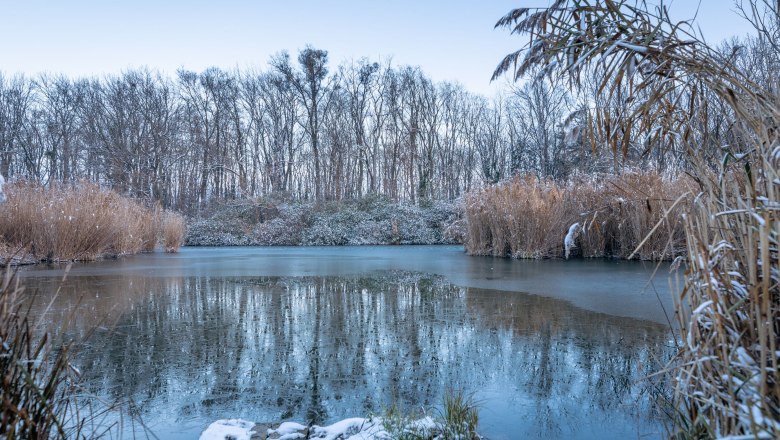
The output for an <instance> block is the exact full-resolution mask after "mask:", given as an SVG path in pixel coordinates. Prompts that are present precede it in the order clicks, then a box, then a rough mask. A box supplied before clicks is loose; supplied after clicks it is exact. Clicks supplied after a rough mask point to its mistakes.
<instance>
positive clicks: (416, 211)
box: [187, 196, 459, 246]
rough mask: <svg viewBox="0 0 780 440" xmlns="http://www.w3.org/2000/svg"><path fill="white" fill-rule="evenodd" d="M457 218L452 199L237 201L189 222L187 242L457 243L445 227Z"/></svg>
mask: <svg viewBox="0 0 780 440" xmlns="http://www.w3.org/2000/svg"><path fill="white" fill-rule="evenodd" d="M458 219H459V210H458V205H457V204H456V203H449V202H434V203H431V204H430V205H429V206H425V207H420V206H416V205H410V204H404V203H393V202H390V201H389V200H388V199H386V198H383V197H378V196H375V197H367V198H364V199H359V200H353V201H340V202H328V203H321V204H317V203H311V202H308V203H295V202H284V203H279V204H275V205H272V204H269V203H268V202H261V201H240V202H234V203H229V204H224V205H222V206H219V207H217V208H215V209H214V210H213V212H211V213H208V214H207V215H206V216H204V217H203V218H198V219H193V220H191V221H190V224H189V227H188V231H189V234H188V236H187V244H188V245H191V246H246V245H253V246H258V245H259V246H269V245H279V246H297V245H303V246H334V245H373V244H443V243H457V242H459V240H458V238H459V235H458V234H445V230H446V229H447V228H448V227H449V226H450V225H451V224H452V223H453V222H456V221H457V220H458Z"/></svg>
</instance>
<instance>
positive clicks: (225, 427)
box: [200, 419, 255, 440]
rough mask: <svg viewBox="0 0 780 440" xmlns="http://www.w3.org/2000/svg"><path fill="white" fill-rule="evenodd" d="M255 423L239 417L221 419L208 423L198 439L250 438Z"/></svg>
mask: <svg viewBox="0 0 780 440" xmlns="http://www.w3.org/2000/svg"><path fill="white" fill-rule="evenodd" d="M254 426H255V424H254V423H253V422H248V421H246V420H241V419H223V420H217V421H216V422H214V423H212V424H211V425H209V427H208V428H206V430H205V431H203V433H202V434H201V435H200V440H226V439H231V440H250V439H251V438H252V434H254V431H252V428H254Z"/></svg>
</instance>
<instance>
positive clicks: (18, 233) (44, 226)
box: [0, 183, 184, 262]
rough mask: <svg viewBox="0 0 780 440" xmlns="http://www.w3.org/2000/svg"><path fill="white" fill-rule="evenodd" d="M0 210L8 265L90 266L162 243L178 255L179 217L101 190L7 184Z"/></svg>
mask: <svg viewBox="0 0 780 440" xmlns="http://www.w3.org/2000/svg"><path fill="white" fill-rule="evenodd" d="M5 193H6V197H7V200H6V202H5V203H4V204H3V205H2V209H0V241H2V248H3V249H5V255H4V256H5V257H6V258H4V261H6V262H7V261H10V260H11V259H12V258H14V257H15V259H16V260H18V261H89V260H97V259H101V258H107V257H116V256H119V255H127V254H135V253H139V252H148V251H152V250H154V248H155V246H156V245H157V243H158V242H159V241H160V240H161V239H163V236H164V240H165V242H166V250H168V251H171V252H173V251H176V250H177V249H178V247H179V246H180V245H181V243H182V241H183V237H184V231H183V229H180V230H179V233H180V234H181V235H180V237H176V236H175V234H176V229H172V228H167V229H163V226H164V224H163V223H164V222H163V220H165V224H168V225H170V224H175V223H176V222H177V221H178V222H180V223H181V224H183V219H182V218H181V216H179V215H178V214H174V213H171V212H163V211H162V210H160V209H159V208H156V207H155V208H147V207H145V206H144V205H143V204H141V203H140V202H138V201H135V200H132V199H129V198H127V197H123V196H121V195H119V194H117V193H116V192H114V191H109V190H104V189H101V188H100V187H98V186H97V185H94V184H90V183H80V184H77V185H75V186H66V185H60V186H48V187H43V186H40V185H34V184H25V183H17V184H13V185H8V186H7V189H6V191H5Z"/></svg>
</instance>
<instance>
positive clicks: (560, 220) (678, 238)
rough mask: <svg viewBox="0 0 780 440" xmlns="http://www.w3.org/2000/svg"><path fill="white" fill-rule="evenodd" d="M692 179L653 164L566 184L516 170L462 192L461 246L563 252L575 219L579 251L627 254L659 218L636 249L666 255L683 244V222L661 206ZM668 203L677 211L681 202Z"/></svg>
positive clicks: (496, 252)
mask: <svg viewBox="0 0 780 440" xmlns="http://www.w3.org/2000/svg"><path fill="white" fill-rule="evenodd" d="M692 184H693V183H692V182H691V181H689V180H688V179H686V178H684V177H679V178H676V179H665V178H663V177H662V176H661V175H659V174H658V173H653V172H627V173H624V174H622V175H619V176H606V177H605V178H604V179H599V180H598V181H597V180H595V179H574V180H572V181H570V182H568V183H566V184H559V183H556V182H553V181H546V180H540V179H537V178H534V177H516V178H514V179H512V180H510V181H507V182H502V183H499V184H496V185H491V186H488V187H486V188H483V189H481V190H478V191H475V192H472V193H470V194H468V195H467V196H466V203H465V216H466V225H467V226H466V230H467V234H466V238H465V246H466V250H467V251H468V252H469V253H470V254H472V255H493V256H501V257H504V256H510V257H513V258H559V257H564V256H566V249H565V246H564V237H565V236H566V235H567V233H568V231H569V229H570V228H572V225H575V224H576V225H577V226H576V227H574V229H573V233H576V234H575V235H576V237H573V239H574V241H573V243H574V246H576V250H575V251H576V253H578V254H580V255H582V256H585V257H605V256H611V257H619V258H627V257H629V256H631V254H632V252H633V251H634V250H635V249H636V248H637V246H638V245H639V244H640V243H641V242H642V240H643V239H644V238H645V236H647V234H648V233H649V232H650V231H651V230H652V229H653V228H654V227H655V226H656V225H658V224H659V222H661V223H662V227H661V228H659V229H660V231H659V232H658V233H657V234H654V235H653V237H652V240H650V241H648V242H645V243H644V245H643V246H642V248H641V249H640V251H639V252H638V253H637V255H636V257H637V258H640V259H643V260H663V259H671V258H674V257H675V256H677V255H680V254H681V253H682V252H683V251H684V247H685V244H684V229H683V226H682V223H681V222H680V221H674V220H673V218H675V216H668V217H665V214H666V213H667V211H669V209H670V208H672V205H673V204H674V202H675V200H676V199H677V198H679V197H680V195H681V194H683V193H684V192H685V190H686V189H687V188H690V187H692ZM678 206H679V204H678ZM673 211H674V213H675V214H679V212H680V208H677V207H675V209H674V210H673ZM676 217H677V218H679V215H677V216H676ZM570 251H571V249H570Z"/></svg>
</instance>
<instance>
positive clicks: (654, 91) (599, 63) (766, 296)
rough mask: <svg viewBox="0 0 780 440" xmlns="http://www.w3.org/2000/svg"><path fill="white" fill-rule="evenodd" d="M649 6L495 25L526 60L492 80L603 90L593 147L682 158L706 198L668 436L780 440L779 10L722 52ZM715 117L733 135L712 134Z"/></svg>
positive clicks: (689, 274) (508, 60)
mask: <svg viewBox="0 0 780 440" xmlns="http://www.w3.org/2000/svg"><path fill="white" fill-rule="evenodd" d="M648 3H649V2H643V1H639V2H633V1H628V0H619V1H612V0H595V1H593V2H591V1H587V2H586V1H578V0H569V1H567V0H557V1H555V2H554V3H553V5H552V6H551V7H548V8H539V9H528V8H525V9H515V10H512V11H510V12H509V13H508V14H507V15H505V16H504V17H503V18H501V19H500V20H499V22H498V24H497V26H498V27H504V28H507V29H508V30H510V32H512V33H518V34H520V35H523V36H527V37H528V42H527V46H526V47H527V48H528V50H527V51H523V50H521V51H517V52H513V53H511V54H509V55H507V56H506V57H505V58H504V60H503V61H502V62H501V63H500V64H499V66H498V68H497V69H496V71H495V73H494V78H496V77H499V76H501V75H503V74H505V73H509V74H510V75H511V76H512V77H513V78H514V79H519V78H525V77H528V76H533V75H536V76H537V78H538V79H539V80H541V81H544V80H545V79H546V78H549V79H551V80H552V79H556V78H557V79H561V78H562V79H564V80H568V81H569V84H570V86H571V88H573V89H578V90H582V89H585V88H587V87H588V84H587V82H588V81H593V82H594V83H593V84H591V85H592V86H594V87H595V89H596V90H598V93H597V97H598V99H599V100H600V102H602V103H609V104H605V105H598V104H597V105H596V106H593V107H586V108H585V111H584V113H585V114H586V116H587V118H586V122H585V123H582V124H580V125H579V126H578V127H576V128H577V131H579V132H580V133H584V137H586V138H588V139H590V140H591V144H592V146H593V148H594V149H596V148H598V146H599V145H603V147H602V148H608V149H611V150H612V153H613V154H614V155H615V157H616V158H617V157H619V156H621V155H622V157H623V158H626V156H627V147H628V146H629V145H631V144H635V143H640V142H641V144H643V146H644V148H645V151H647V152H648V153H651V154H652V153H653V152H654V153H655V154H663V153H666V152H673V151H677V152H681V153H682V156H681V157H682V158H683V159H684V160H685V164H686V165H685V167H686V168H687V170H688V172H689V173H690V175H691V176H692V178H693V179H695V181H696V182H697V184H698V185H699V187H700V189H698V190H697V191H696V192H695V193H694V194H693V198H692V199H691V201H690V203H689V204H688V206H687V208H686V209H685V210H684V211H683V216H682V218H683V227H684V231H685V242H686V246H687V253H686V254H687V258H686V271H685V284H684V288H683V291H682V293H681V294H680V296H679V297H676V298H675V301H676V302H675V309H676V312H677V313H676V315H677V318H678V319H679V323H680V329H681V330H680V332H679V334H677V337H676V338H675V339H676V340H675V344H676V347H677V354H676V356H675V357H674V359H673V360H672V361H671V362H670V363H669V365H668V366H667V367H666V368H664V369H662V370H661V371H659V372H658V376H659V377H663V378H665V379H666V380H668V381H669V383H670V384H671V387H672V389H673V390H674V397H673V399H672V402H673V403H672V407H671V408H670V419H671V420H672V422H673V424H674V432H673V433H672V434H671V436H670V437H671V438H674V439H700V438H730V439H749V438H755V439H759V438H760V439H763V438H778V437H779V436H780V381H779V380H778V374H777V372H778V371H779V370H780V350H778V348H779V347H780V248H779V246H778V243H779V242H780V236H779V235H780V215H779V214H780V171H779V170H780V131H778V122H779V121H780V94H778V76H777V73H776V70H775V69H776V66H777V61H778V60H779V59H780V46H778V45H777V40H778V37H780V5H778V4H777V3H775V2H763V3H762V2H759V1H750V2H747V3H746V4H744V5H743V4H742V3H741V2H739V3H740V4H739V5H737V10H738V11H739V13H741V14H743V17H744V18H746V19H747V20H748V21H750V22H751V24H752V25H753V26H754V27H755V29H756V31H757V33H758V34H759V35H760V37H759V38H757V39H753V40H748V43H749V44H748V46H741V45H740V46H734V47H732V48H727V47H726V46H724V47H722V48H721V50H717V49H715V48H712V47H710V46H708V45H707V44H706V42H704V40H703V38H702V37H700V36H699V33H698V32H697V31H696V30H695V23H694V22H693V21H688V22H681V23H677V22H674V21H672V19H671V18H670V15H669V13H668V10H667V9H666V6H665V5H658V6H654V7H651V6H650V5H648ZM751 56H752V57H754V59H753V60H750V59H749V58H748V57H751ZM760 65H767V66H769V65H771V66H773V68H772V69H771V72H772V73H769V72H770V70H763V71H762V70H761V69H760V68H759V67H758V66H760ZM716 108H717V109H719V110H714V109H716ZM715 119H718V120H720V121H725V122H726V123H727V124H728V127H729V128H728V130H726V131H724V132H720V131H718V130H716V129H715V130H714V129H713V127H716V126H717V123H716V122H715ZM713 144H714V145H716V146H717V147H718V149H717V150H715V151H712V150H710V149H709V148H708V145H713ZM621 152H622V154H621ZM575 229H576V228H575ZM569 231H570V232H571V230H569ZM567 237H568V235H567ZM567 241H568V240H567ZM499 242H501V241H500V240H499Z"/></svg>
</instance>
